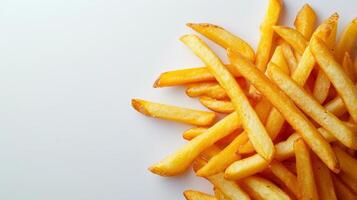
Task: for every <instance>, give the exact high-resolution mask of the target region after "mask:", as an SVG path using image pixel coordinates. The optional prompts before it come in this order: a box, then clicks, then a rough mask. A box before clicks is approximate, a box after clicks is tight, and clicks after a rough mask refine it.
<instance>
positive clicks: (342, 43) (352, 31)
mask: <svg viewBox="0 0 357 200" xmlns="http://www.w3.org/2000/svg"><path fill="white" fill-rule="evenodd" d="M356 41H357V18H354V19H353V20H352V21H351V22H350V23H349V24H348V25H347V26H346V27H345V29H344V30H343V32H342V35H341V37H340V39H339V40H338V43H337V45H336V59H337V61H342V59H343V56H344V54H345V52H348V53H351V51H352V49H353V47H354V46H356Z"/></svg>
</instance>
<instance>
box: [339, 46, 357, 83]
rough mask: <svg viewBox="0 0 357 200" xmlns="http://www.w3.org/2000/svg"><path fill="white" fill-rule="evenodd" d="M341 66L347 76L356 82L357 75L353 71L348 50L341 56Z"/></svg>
mask: <svg viewBox="0 0 357 200" xmlns="http://www.w3.org/2000/svg"><path fill="white" fill-rule="evenodd" d="M342 67H343V69H344V70H345V72H346V74H347V75H348V77H349V78H350V79H351V81H352V82H356V79H357V75H356V73H355V69H354V66H353V63H352V59H351V56H350V54H349V53H348V52H346V53H345V56H344V57H343V62H342Z"/></svg>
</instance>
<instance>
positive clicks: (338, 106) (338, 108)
mask: <svg viewBox="0 0 357 200" xmlns="http://www.w3.org/2000/svg"><path fill="white" fill-rule="evenodd" d="M324 107H325V108H326V110H328V111H329V112H331V113H333V114H334V115H336V116H337V117H341V116H342V115H343V114H345V113H346V112H347V109H346V106H345V104H344V102H343V100H342V99H341V97H339V96H338V97H335V98H334V99H332V100H330V101H329V102H328V103H326V105H325V106H324Z"/></svg>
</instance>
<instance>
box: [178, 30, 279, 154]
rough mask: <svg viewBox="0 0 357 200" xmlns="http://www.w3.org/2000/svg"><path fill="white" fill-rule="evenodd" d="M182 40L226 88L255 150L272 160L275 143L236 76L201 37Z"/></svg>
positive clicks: (186, 36) (182, 38) (191, 36)
mask: <svg viewBox="0 0 357 200" xmlns="http://www.w3.org/2000/svg"><path fill="white" fill-rule="evenodd" d="M181 41H182V42H183V43H185V44H186V45H187V46H188V47H190V48H191V50H192V51H193V52H194V53H195V54H196V55H197V56H198V57H199V58H201V60H202V61H203V62H204V63H205V64H206V65H207V66H208V67H209V69H210V71H211V73H212V74H213V75H214V76H215V77H216V79H217V81H218V82H219V84H220V85H221V86H222V87H223V88H224V89H225V90H226V92H227V94H228V96H229V97H230V99H231V101H232V103H233V105H234V107H235V110H236V112H237V113H238V115H239V119H240V120H241V121H242V125H243V127H244V130H245V131H246V132H247V134H248V137H249V140H250V141H251V143H252V144H253V146H254V148H255V150H256V151H257V152H258V153H259V154H260V155H262V157H263V158H265V159H266V160H271V159H272V158H273V156H274V144H273V142H272V141H271V139H270V137H269V135H268V133H267V132H266V130H265V128H264V125H263V124H262V123H261V121H260V119H259V117H258V115H257V114H256V112H255V111H254V109H253V108H252V106H251V105H250V103H249V100H248V98H247V97H246V96H245V94H244V92H243V90H242V89H241V87H240V86H239V85H238V83H237V82H236V80H235V79H234V77H233V76H232V75H231V74H230V73H229V71H228V70H227V69H226V68H225V66H224V65H223V64H222V62H221V60H220V59H219V58H218V57H217V56H216V55H215V54H214V53H213V52H212V50H211V49H210V48H209V47H208V46H207V45H206V44H205V43H204V42H203V41H202V40H201V39H200V38H198V37H197V36H195V35H185V36H183V37H181Z"/></svg>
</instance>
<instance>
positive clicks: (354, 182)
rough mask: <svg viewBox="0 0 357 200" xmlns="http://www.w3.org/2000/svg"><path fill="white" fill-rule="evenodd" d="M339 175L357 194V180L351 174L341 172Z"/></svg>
mask: <svg viewBox="0 0 357 200" xmlns="http://www.w3.org/2000/svg"><path fill="white" fill-rule="evenodd" d="M338 177H339V178H340V179H341V181H342V182H343V183H345V185H346V186H348V188H349V189H351V191H352V192H354V193H355V194H357V180H356V179H353V178H352V177H350V176H349V175H347V174H345V173H343V172H342V173H339V174H338Z"/></svg>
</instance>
